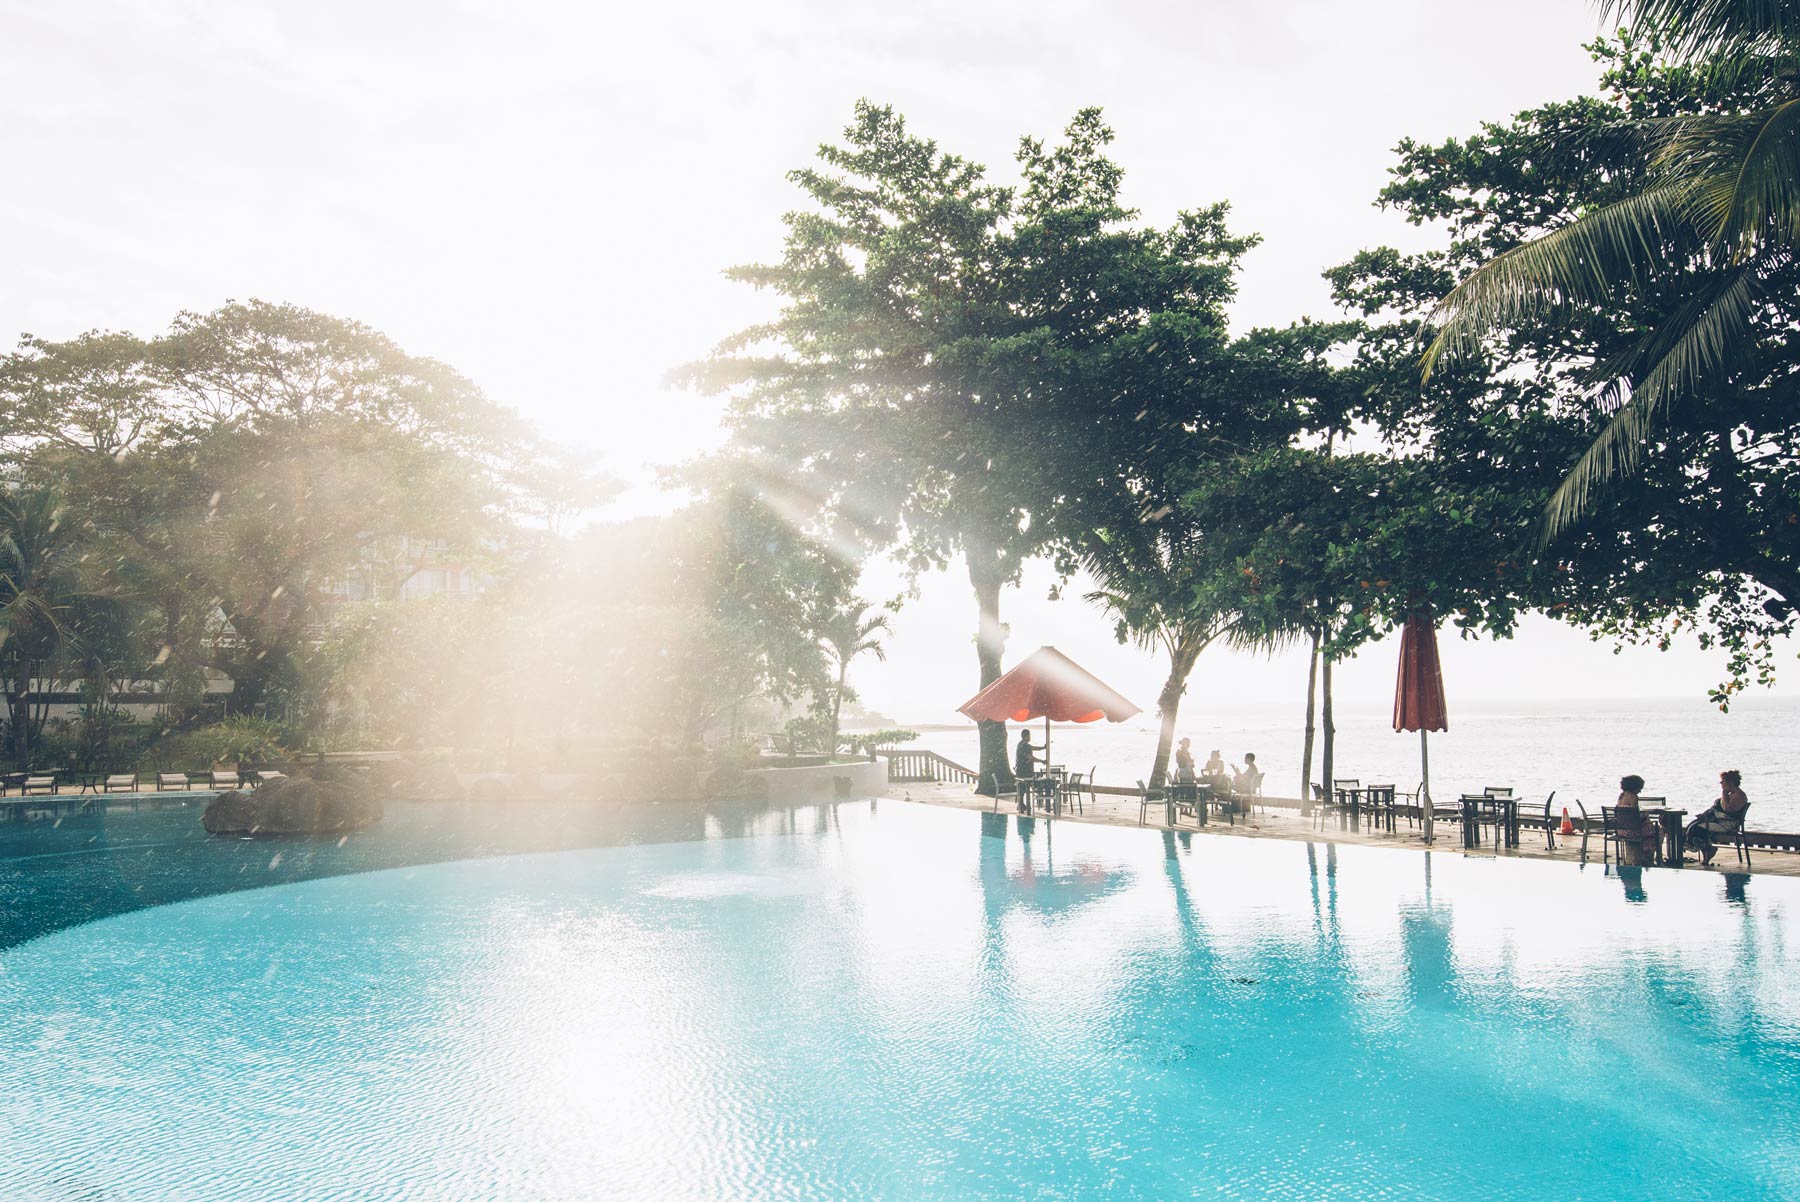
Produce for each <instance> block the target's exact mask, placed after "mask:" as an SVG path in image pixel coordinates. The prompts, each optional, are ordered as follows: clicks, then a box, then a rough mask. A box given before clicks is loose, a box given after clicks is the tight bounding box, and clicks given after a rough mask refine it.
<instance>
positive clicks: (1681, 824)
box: [1640, 806, 1687, 868]
mask: <svg viewBox="0 0 1800 1202" xmlns="http://www.w3.org/2000/svg"><path fill="white" fill-rule="evenodd" d="M1640 813H1642V814H1643V815H1644V817H1646V818H1654V819H1656V820H1657V822H1659V823H1661V824H1662V836H1663V837H1662V842H1663V845H1664V847H1665V849H1666V858H1665V859H1664V860H1663V863H1664V864H1666V865H1668V866H1669V867H1671V868H1679V867H1681V865H1682V863H1683V860H1682V857H1683V856H1684V855H1685V854H1686V852H1687V846H1686V842H1687V827H1686V825H1685V819H1686V818H1687V811H1686V810H1673V809H1669V808H1668V807H1667V806H1646V807H1644V808H1643V809H1642V810H1641V811H1640Z"/></svg>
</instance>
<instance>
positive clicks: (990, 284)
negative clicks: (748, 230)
mask: <svg viewBox="0 0 1800 1202" xmlns="http://www.w3.org/2000/svg"><path fill="white" fill-rule="evenodd" d="M1111 137H1112V134H1111V131H1110V130H1108V129H1107V127H1106V126H1105V125H1104V124H1103V122H1102V121H1101V119H1100V116H1099V114H1098V112H1097V111H1093V110H1089V111H1084V112H1082V113H1080V114H1078V115H1077V117H1076V118H1075V120H1074V121H1073V122H1071V124H1070V125H1069V127H1068V129H1067V131H1066V132H1065V137H1064V140H1063V142H1062V143H1061V144H1060V145H1057V146H1055V147H1048V146H1046V145H1045V144H1044V143H1042V142H1039V141H1037V140H1034V139H1029V138H1028V139H1025V140H1023V141H1022V142H1021V144H1020V147H1019V151H1018V155H1017V159H1018V167H1019V171H1020V174H1021V176H1022V179H1023V183H1022V184H1021V185H1020V186H1019V187H1016V188H1015V187H1007V186H1002V185H1000V184H996V183H993V182H990V181H989V180H988V179H987V176H986V173H985V171H984V170H983V169H982V168H981V167H980V166H979V165H977V164H975V163H973V162H970V161H969V160H967V159H965V158H962V157H960V156H958V155H954V154H950V153H948V152H945V151H943V150H941V149H939V147H938V146H937V145H936V144H935V143H934V142H932V141H930V140H928V139H924V138H921V137H918V136H917V135H915V134H913V133H911V132H910V131H909V130H908V129H907V127H906V124H905V122H904V120H903V119H902V118H901V117H900V116H899V115H898V114H896V113H895V112H894V111H893V110H892V109H889V108H884V107H880V106H876V105H872V104H868V103H862V104H859V105H858V106H857V109H856V115H855V120H854V121H853V122H852V124H851V125H850V126H849V127H848V128H847V129H846V130H845V131H844V140H843V142H842V143H841V144H834V145H826V146H823V147H821V148H820V151H819V160H820V162H819V165H818V166H817V167H813V168H806V169H802V170H798V171H795V172H793V173H792V174H791V176H790V178H791V179H792V180H793V181H794V182H795V183H796V184H797V185H798V186H799V187H800V188H801V190H802V191H803V192H804V193H805V194H806V196H807V198H808V200H809V201H810V202H811V204H810V207H809V208H807V209H805V210H802V211H797V212H795V213H791V214H789V215H788V217H787V218H786V224H787V244H786V248H785V252H784V254H783V256H782V258H781V260H780V261H779V262H777V263H772V264H767V265H761V266H753V267H743V268H738V269H735V270H734V271H733V272H732V275H733V277H734V278H736V279H739V280H742V281H744V282H746V283H750V284H752V285H754V286H756V287H759V288H764V289H767V290H769V291H771V292H773V293H775V294H776V295H777V296H778V297H780V299H781V301H782V308H781V310H780V313H779V314H778V316H777V317H776V318H775V319H774V320H772V321H771V322H769V323H767V324H765V325H761V326H757V327H754V328H752V329H750V330H746V331H744V332H743V333H742V334H740V335H738V336H737V337H736V338H734V339H732V340H731V341H729V342H727V343H725V344H724V345H723V346H722V347H721V349H720V351H719V353H718V354H717V355H716V356H715V357H714V358H713V359H712V360H711V361H709V362H708V363H707V364H705V365H702V366H701V367H700V368H698V369H697V370H696V373H695V375H696V378H697V379H698V380H699V381H700V382H701V383H702V384H703V385H704V386H707V387H711V388H714V389H717V390H725V391H729V392H731V393H732V394H733V396H734V408H733V424H734V427H735V441H736V444H737V447H738V448H739V450H740V452H742V453H745V454H748V455H753V456H756V457H757V458H758V459H759V461H760V464H761V466H762V467H763V468H764V469H765V470H766V471H768V472H769V473H771V474H772V475H774V476H776V477H778V478H780V479H781V480H783V481H784V483H783V484H782V485H781V487H782V489H783V490H792V491H794V492H796V493H797V494H799V495H801V496H805V497H808V498H810V499H811V503H812V504H813V505H814V506H815V507H816V508H817V509H819V510H822V511H824V512H827V513H829V514H830V515H832V520H833V521H835V522H839V523H844V524H847V525H848V526H850V527H852V528H854V529H856V530H858V531H860V532H862V534H863V535H864V536H865V537H869V538H872V539H874V540H876V541H883V540H886V539H888V538H891V537H894V536H896V535H897V536H900V537H902V538H903V540H904V548H905V554H906V555H907V557H908V559H909V561H910V562H911V564H912V565H913V566H914V567H915V568H925V567H929V566H937V565H943V564H945V563H947V562H948V561H949V560H950V559H951V558H952V557H954V556H957V555H960V556H961V557H962V558H963V559H964V560H965V562H966V564H967V568H968V573H969V581H970V585H971V587H972V588H973V590H974V593H975V597H976V602H977V610H978V623H977V629H976V639H975V643H976V658H977V663H978V668H979V676H978V684H979V685H981V686H985V685H987V684H988V683H991V682H992V681H993V680H994V679H995V678H997V677H998V676H999V674H1000V671H1001V662H1002V653H1003V649H1004V643H1005V627H1004V625H1003V624H1002V622H1001V616H1000V597H1001V592H1002V590H1003V588H1004V587H1005V586H1006V585H1007V584H1008V583H1010V582H1013V581H1015V580H1016V579H1017V576H1018V573H1019V569H1020V566H1021V565H1022V564H1023V562H1024V561H1025V560H1026V559H1027V558H1028V557H1030V556H1032V555H1034V554H1037V553H1040V552H1042V551H1044V550H1046V549H1048V548H1049V547H1051V546H1053V545H1055V543H1056V541H1057V533H1056V532H1057V523H1056V521H1055V514H1056V512H1057V510H1058V507H1059V506H1060V505H1062V504H1063V503H1064V501H1065V500H1066V499H1067V498H1068V497H1069V496H1070V495H1071V494H1073V493H1078V492H1079V491H1080V490H1081V489H1082V488H1083V486H1084V485H1085V483H1086V482H1087V480H1088V478H1089V477H1090V475H1091V474H1092V472H1093V471H1094V470H1095V464H1094V460H1095V458H1096V457H1097V456H1098V455H1100V454H1101V452H1099V451H1098V450H1097V449H1096V447H1095V445H1094V443H1093V439H1094V436H1095V434H1096V432H1105V433H1107V434H1108V436H1109V438H1110V439H1111V441H1112V443H1114V444H1116V442H1117V437H1116V434H1115V433H1114V432H1115V431H1117V430H1119V429H1122V428H1134V427H1135V428H1136V429H1139V430H1142V431H1143V432H1144V434H1143V436H1144V437H1154V436H1155V432H1156V431H1157V430H1158V429H1160V428H1161V423H1160V421H1159V420H1158V421H1143V420H1142V419H1144V418H1146V416H1151V417H1157V416H1159V407H1160V405H1161V404H1162V403H1163V402H1164V401H1166V399H1167V398H1168V397H1169V396H1170V395H1171V394H1172V393H1173V392H1175V391H1176V390H1177V387H1178V384H1179V383H1180V382H1181V381H1184V380H1192V379H1193V377H1194V372H1193V371H1192V366H1193V361H1194V358H1193V355H1192V354H1191V352H1192V350H1193V348H1194V347H1196V346H1212V345H1214V344H1216V343H1217V342H1218V341H1220V340H1222V339H1223V338H1224V326H1225V322H1224V317H1223V307H1224V304H1225V302H1226V301H1227V300H1228V299H1229V297H1230V295H1231V290H1232V268H1233V266H1234V264H1235V262H1236V260H1237V258H1238V256H1239V255H1241V254H1242V253H1243V251H1244V250H1245V249H1247V248H1248V247H1249V246H1250V245H1251V240H1249V239H1244V238H1237V237H1234V236H1232V235H1231V234H1230V233H1229V232H1228V231H1227V230H1226V228H1225V224H1224V218H1225V213H1224V209H1223V206H1214V207H1212V208H1208V209H1204V210H1200V211H1196V212H1192V213H1184V214H1182V215H1181V216H1180V217H1178V218H1177V220H1176V221H1175V222H1174V224H1173V225H1171V226H1170V227H1169V228H1167V229H1151V228H1146V227H1143V226H1141V225H1139V224H1137V223H1136V221H1135V214H1133V213H1132V212H1131V210H1129V209H1127V208H1126V207H1125V206H1124V205H1123V203H1122V202H1121V200H1120V187H1121V182H1122V173H1121V172H1120V170H1119V168H1118V167H1117V165H1115V164H1114V163H1112V162H1111V161H1110V160H1109V159H1108V158H1107V157H1106V155H1105V153H1104V151H1105V146H1106V144H1107V143H1108V142H1109V141H1110V140H1111ZM971 691H972V690H971ZM981 772H982V775H983V778H984V787H986V788H998V787H1003V786H1004V785H1005V784H1006V783H1007V782H1008V780H1009V778H1010V774H1009V770H1008V766H1007V762H1006V747H1005V729H1004V726H1003V725H1002V724H1000V723H984V724H983V726H982V730H981Z"/></svg>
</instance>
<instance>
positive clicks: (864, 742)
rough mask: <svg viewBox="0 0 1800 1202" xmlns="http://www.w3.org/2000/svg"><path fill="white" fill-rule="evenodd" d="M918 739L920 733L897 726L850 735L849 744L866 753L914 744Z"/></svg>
mask: <svg viewBox="0 0 1800 1202" xmlns="http://www.w3.org/2000/svg"><path fill="white" fill-rule="evenodd" d="M918 737H919V732H918V731H916V730H908V729H906V728H905V727H903V726H897V727H890V728H888V729H885V730H869V731H863V732H861V733H858V734H853V735H850V736H849V743H850V746H851V747H853V748H855V749H856V750H858V751H861V752H865V753H866V752H868V751H871V750H873V749H874V748H877V747H898V746H900V744H902V743H912V742H915V741H917V739H918Z"/></svg>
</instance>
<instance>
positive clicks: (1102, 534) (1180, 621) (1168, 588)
mask: <svg viewBox="0 0 1800 1202" xmlns="http://www.w3.org/2000/svg"><path fill="white" fill-rule="evenodd" d="M1200 552H1201V546H1200V537H1199V534H1198V532H1197V530H1196V529H1195V528H1194V526H1193V525H1192V524H1191V523H1189V522H1186V521H1184V520H1183V511H1182V510H1180V509H1174V508H1171V509H1168V510H1166V511H1164V512H1162V513H1161V514H1160V515H1159V516H1158V517H1157V518H1156V519H1155V520H1147V521H1141V522H1137V523H1129V522H1122V523H1119V524H1118V525H1116V526H1114V527H1103V528H1096V529H1094V530H1092V531H1090V532H1089V533H1088V534H1087V536H1086V537H1085V538H1084V540H1083V542H1082V545H1081V547H1080V557H1081V565H1082V567H1084V568H1086V569H1087V572H1088V574H1089V575H1090V576H1092V577H1093V578H1094V580H1095V582H1096V584H1097V585H1098V586H1099V587H1097V588H1095V589H1093V590H1092V591H1091V592H1089V593H1087V594H1086V599H1087V600H1088V601H1089V602H1091V603H1093V604H1095V605H1098V606H1100V607H1101V608H1103V609H1105V610H1106V611H1107V612H1108V613H1110V614H1112V616H1113V618H1114V620H1115V630H1116V632H1117V634H1118V637H1119V641H1120V642H1122V643H1123V642H1129V643H1132V644H1134V645H1136V646H1138V647H1141V648H1143V649H1144V650H1146V651H1158V650H1160V651H1162V652H1164V653H1165V654H1167V655H1168V657H1169V674H1168V676H1167V678H1165V680H1164V681H1163V687H1162V691H1161V692H1160V693H1159V694H1157V698H1156V705H1157V714H1158V718H1159V720H1160V723H1161V725H1160V727H1159V729H1158V731H1157V736H1156V758H1155V759H1154V760H1152V761H1151V764H1150V787H1151V788H1153V789H1158V788H1161V787H1162V785H1163V782H1164V781H1166V780H1167V779H1168V775H1169V750H1170V748H1171V747H1173V746H1174V743H1175V720H1176V716H1177V714H1178V713H1179V712H1180V709H1181V698H1182V696H1183V695H1184V694H1185V693H1186V692H1187V682H1188V677H1189V676H1191V675H1192V674H1193V671H1194V665H1195V663H1197V662H1198V661H1199V659H1200V653H1201V652H1203V651H1205V650H1206V649H1207V648H1208V647H1210V646H1212V644H1213V643H1214V642H1216V641H1218V640H1219V639H1220V638H1222V637H1226V636H1229V635H1232V634H1233V632H1234V631H1236V629H1237V627H1238V615H1237V614H1236V613H1235V612H1231V611H1229V610H1227V609H1224V608H1221V607H1219V606H1218V605H1216V604H1214V603H1213V602H1211V601H1209V600H1208V599H1207V597H1208V596H1209V590H1208V589H1207V588H1206V587H1205V585H1206V583H1207V581H1208V579H1209V573H1210V572H1211V571H1212V570H1213V568H1212V565H1210V564H1209V563H1208V561H1207V560H1206V559H1205V558H1204V557H1203V556H1202V555H1201V553H1200Z"/></svg>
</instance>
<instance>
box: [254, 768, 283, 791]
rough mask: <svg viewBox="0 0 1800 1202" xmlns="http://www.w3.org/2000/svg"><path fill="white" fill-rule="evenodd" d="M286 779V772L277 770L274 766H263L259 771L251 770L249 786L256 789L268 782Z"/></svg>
mask: <svg viewBox="0 0 1800 1202" xmlns="http://www.w3.org/2000/svg"><path fill="white" fill-rule="evenodd" d="M286 779H287V773H285V772H278V771H276V770H275V769H274V768H264V769H262V770H261V771H259V772H252V773H251V774H250V784H251V786H252V787H254V788H258V789H260V788H262V787H263V786H264V785H266V784H269V783H270V782H272V781H278V780H286Z"/></svg>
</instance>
